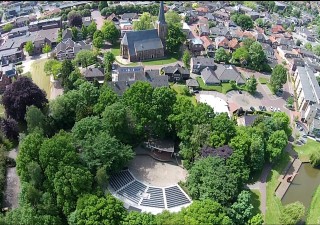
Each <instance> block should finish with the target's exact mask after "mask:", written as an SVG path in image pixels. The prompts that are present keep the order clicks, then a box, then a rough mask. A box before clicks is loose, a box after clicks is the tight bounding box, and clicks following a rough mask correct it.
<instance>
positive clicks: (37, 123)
mask: <svg viewBox="0 0 320 225" xmlns="http://www.w3.org/2000/svg"><path fill="white" fill-rule="evenodd" d="M45 119H46V117H45V115H44V114H43V113H42V112H41V110H40V109H39V108H37V107H35V106H33V105H32V106H28V107H27V111H26V116H25V120H26V122H27V128H28V132H29V133H32V132H33V131H34V130H36V129H40V130H42V131H44V128H45Z"/></svg>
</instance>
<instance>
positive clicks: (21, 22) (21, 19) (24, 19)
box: [14, 16, 30, 27]
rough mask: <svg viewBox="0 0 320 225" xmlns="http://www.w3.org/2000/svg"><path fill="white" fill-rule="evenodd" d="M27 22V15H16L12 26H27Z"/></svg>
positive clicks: (28, 20)
mask: <svg viewBox="0 0 320 225" xmlns="http://www.w3.org/2000/svg"><path fill="white" fill-rule="evenodd" d="M29 22H30V19H29V16H22V17H18V18H16V19H15V21H14V26H15V27H24V26H28V24H29Z"/></svg>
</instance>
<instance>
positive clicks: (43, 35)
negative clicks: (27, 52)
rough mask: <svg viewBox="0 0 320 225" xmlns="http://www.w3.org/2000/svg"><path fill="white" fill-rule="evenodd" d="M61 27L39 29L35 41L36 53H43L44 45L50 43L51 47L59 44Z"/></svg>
mask: <svg viewBox="0 0 320 225" xmlns="http://www.w3.org/2000/svg"><path fill="white" fill-rule="evenodd" d="M58 33H59V28H52V29H48V30H39V31H37V33H36V37H35V39H34V41H33V44H34V53H35V54H41V53H42V49H43V47H44V46H45V45H46V44H48V45H49V46H50V47H51V49H54V48H55V47H56V46H57V41H58Z"/></svg>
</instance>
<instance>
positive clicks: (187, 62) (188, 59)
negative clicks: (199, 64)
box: [182, 50, 191, 69]
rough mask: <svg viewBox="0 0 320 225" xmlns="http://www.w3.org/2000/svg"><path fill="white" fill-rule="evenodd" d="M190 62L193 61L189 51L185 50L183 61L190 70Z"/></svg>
mask: <svg viewBox="0 0 320 225" xmlns="http://www.w3.org/2000/svg"><path fill="white" fill-rule="evenodd" d="M190 60H191V54H190V52H189V51H188V50H185V51H184V52H183V56H182V61H183V64H184V66H185V67H186V68H188V69H189V68H190Z"/></svg>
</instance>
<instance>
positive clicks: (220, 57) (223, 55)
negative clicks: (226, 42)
mask: <svg viewBox="0 0 320 225" xmlns="http://www.w3.org/2000/svg"><path fill="white" fill-rule="evenodd" d="M230 59H231V57H230V55H229V54H228V53H227V52H226V50H224V48H222V47H220V48H218V49H217V51H216V54H215V56H214V60H215V61H216V62H225V63H228V62H229V60H230Z"/></svg>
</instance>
